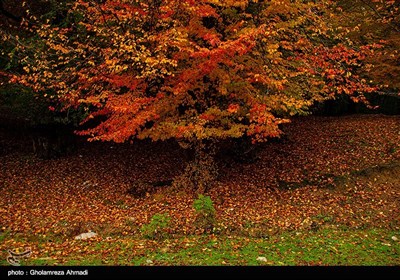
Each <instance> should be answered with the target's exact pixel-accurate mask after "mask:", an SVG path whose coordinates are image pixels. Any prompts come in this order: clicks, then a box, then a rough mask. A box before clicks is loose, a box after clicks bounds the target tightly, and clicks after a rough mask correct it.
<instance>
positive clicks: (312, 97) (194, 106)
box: [11, 0, 379, 191]
mask: <svg viewBox="0 0 400 280" xmlns="http://www.w3.org/2000/svg"><path fill="white" fill-rule="evenodd" d="M331 4H332V3H331V1H289V0H281V1H231V0H207V1H206V0H201V1H193V0H184V1H177V0H167V1H159V0H141V1H124V0H119V1H116V0H114V1H111V0H105V1H85V0H79V1H75V2H74V3H72V4H70V10H69V12H68V14H67V15H66V16H65V19H64V21H63V23H62V24H57V25H56V24H54V23H52V22H51V21H50V20H47V23H44V24H41V25H35V26H33V27H32V26H28V24H26V25H27V27H29V28H31V29H33V30H34V32H35V33H36V34H37V36H38V37H39V38H40V40H36V41H35V42H34V45H29V44H19V45H18V48H17V49H15V51H14V54H15V55H18V57H19V58H20V59H19V63H20V65H21V67H23V70H24V71H25V73H24V74H23V75H14V76H13V77H12V79H11V80H12V81H15V82H18V83H20V84H23V85H26V86H29V87H31V88H32V89H33V90H35V91H36V92H42V93H43V92H52V93H53V94H52V95H51V97H52V98H53V99H54V100H57V102H59V104H61V106H62V107H63V108H64V109H67V108H82V110H85V111H86V112H87V114H88V117H87V118H86V120H85V121H86V122H87V123H88V124H91V125H92V127H90V128H89V129H85V130H82V131H80V132H79V134H81V135H87V136H89V140H90V141H92V140H102V141H115V142H118V143H119V142H124V141H129V140H132V139H134V138H138V139H144V138H150V139H152V140H154V141H156V140H165V139H169V138H174V139H177V140H178V141H179V142H180V143H182V144H184V143H186V144H187V145H188V146H193V147H195V150H196V158H195V160H194V162H193V163H191V164H190V165H189V166H188V168H187V169H186V172H185V176H186V177H185V176H183V177H181V178H178V179H177V182H179V181H180V180H183V179H185V180H183V181H185V182H186V183H187V182H188V180H187V179H188V178H189V179H193V180H194V184H195V185H196V187H199V189H200V191H204V189H206V188H207V187H208V186H209V184H210V182H212V180H213V179H214V177H215V174H216V172H215V168H214V167H215V166H214V164H212V157H210V154H212V151H213V149H210V148H209V147H210V143H212V142H213V141H215V140H217V139H226V138H239V137H242V136H247V137H250V138H251V139H252V141H253V142H260V141H266V140H267V139H268V138H269V137H277V136H279V135H280V133H281V130H280V125H281V124H284V123H287V122H289V118H290V117H291V116H293V115H296V114H307V113H308V109H309V107H310V106H312V104H314V102H317V101H323V100H326V99H330V98H333V97H334V96H336V95H338V94H346V95H348V96H350V97H351V98H352V100H354V101H356V102H358V101H365V100H366V99H365V96H364V93H365V92H372V91H374V90H376V87H374V86H371V85H370V84H369V83H368V81H367V80H366V79H364V78H363V77H360V74H359V73H358V72H357V69H359V68H360V67H361V66H362V65H363V61H364V60H365V58H366V57H367V56H368V55H370V54H371V53H372V51H373V48H374V47H379V46H378V45H372V46H371V45H363V46H360V45H356V44H354V43H353V42H352V41H351V40H350V39H346V40H344V39H343V37H342V36H340V34H338V33H337V29H338V28H337V27H336V26H334V25H333V24H332V22H333V19H334V18H335V10H333V9H332V7H331ZM32 20H34V19H32ZM189 181H190V180H189Z"/></svg>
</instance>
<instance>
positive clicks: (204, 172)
mask: <svg viewBox="0 0 400 280" xmlns="http://www.w3.org/2000/svg"><path fill="white" fill-rule="evenodd" d="M180 145H181V147H183V148H185V149H192V151H193V153H194V158H193V160H192V161H190V162H189V163H188V165H187V166H186V168H185V171H184V172H183V173H182V174H181V175H179V176H177V177H176V178H175V179H174V183H173V185H174V186H175V187H178V188H184V189H192V190H196V192H197V193H201V194H204V193H206V192H207V191H208V190H209V188H210V187H211V186H212V184H213V183H214V182H215V181H216V179H217V176H218V167H217V164H216V163H215V160H214V156H215V153H216V145H215V142H214V141H212V140H194V141H191V142H185V143H180Z"/></svg>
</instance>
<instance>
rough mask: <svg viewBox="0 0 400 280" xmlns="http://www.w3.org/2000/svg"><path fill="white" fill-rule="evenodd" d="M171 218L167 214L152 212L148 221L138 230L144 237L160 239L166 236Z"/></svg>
mask: <svg viewBox="0 0 400 280" xmlns="http://www.w3.org/2000/svg"><path fill="white" fill-rule="evenodd" d="M170 220H171V218H170V217H169V216H168V215H167V214H158V213H157V214H154V215H153V217H152V218H151V221H150V223H148V224H146V225H143V226H142V227H141V228H140V232H141V233H142V234H143V236H144V237H145V238H148V239H154V240H161V239H164V238H166V237H167V236H168V232H167V229H168V227H169V222H170Z"/></svg>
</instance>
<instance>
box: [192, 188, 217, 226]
mask: <svg viewBox="0 0 400 280" xmlns="http://www.w3.org/2000/svg"><path fill="white" fill-rule="evenodd" d="M193 208H194V209H195V210H196V220H195V225H196V227H198V228H200V229H202V230H204V231H212V230H213V228H214V224H215V222H216V217H215V213H216V211H215V208H214V204H213V201H212V200H211V198H210V197H209V196H204V195H202V194H199V197H198V198H197V199H196V200H195V201H194V202H193Z"/></svg>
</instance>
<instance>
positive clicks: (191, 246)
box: [0, 228, 400, 266]
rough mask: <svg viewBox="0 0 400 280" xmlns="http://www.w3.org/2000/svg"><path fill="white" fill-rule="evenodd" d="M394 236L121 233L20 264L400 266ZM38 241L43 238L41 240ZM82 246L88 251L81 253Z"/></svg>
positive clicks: (399, 245) (375, 232)
mask: <svg viewBox="0 0 400 280" xmlns="http://www.w3.org/2000/svg"><path fill="white" fill-rule="evenodd" d="M392 236H396V237H397V238H399V237H400V231H393V230H385V229H377V228H368V229H357V230H356V229H344V228H341V229H332V228H330V229H322V230H319V231H316V232H313V231H291V232H283V233H281V234H277V235H273V236H270V237H269V238H267V239H265V238H248V237H243V236H224V235H201V236H184V237H183V236H182V237H179V238H176V239H165V240H162V241H149V240H145V239H138V238H135V237H124V238H121V239H117V240H115V241H105V240H104V241H91V242H88V241H80V242H78V243H75V244H74V246H75V247H76V250H73V251H71V253H70V254H68V255H67V256H65V257H62V258H61V259H60V258H58V259H57V256H56V255H52V254H49V255H46V256H38V257H37V258H36V259H35V258H29V259H26V260H23V261H22V262H21V263H22V265H55V264H57V265H132V266H136V265H164V266H166V265H190V266H191V265H195V266H197V265H206V266H215V265H238V266H259V265H274V266H288V265H290V266H303V265H329V266H330V265H332V266H337V265H339V266H341V265H342V266H360V265H361V266H371V265H373V266H394V265H395V266H398V265H400V242H399V241H398V240H397V241H395V240H393V239H392ZM8 237H10V236H8ZM6 238H7V237H6ZM38 242H46V241H45V240H44V239H42V240H38ZM37 245H39V244H37ZM40 245H42V246H45V244H40ZM82 248H85V250H86V251H84V252H82V251H81V252H80V249H82ZM53 254H56V252H54V253H53ZM259 257H264V258H265V259H263V258H261V259H260V258H259ZM257 258H259V259H257ZM56 259H57V262H56ZM0 265H8V264H7V262H6V260H5V258H4V259H2V260H0Z"/></svg>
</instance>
